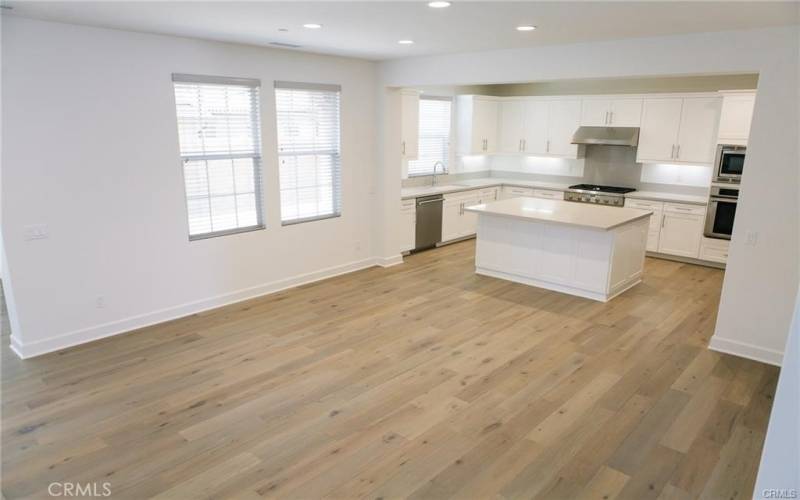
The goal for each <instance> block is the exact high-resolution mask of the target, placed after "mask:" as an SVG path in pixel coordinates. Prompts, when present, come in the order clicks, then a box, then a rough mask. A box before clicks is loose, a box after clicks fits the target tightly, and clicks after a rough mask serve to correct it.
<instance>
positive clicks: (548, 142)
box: [545, 139, 550, 153]
mask: <svg viewBox="0 0 800 500" xmlns="http://www.w3.org/2000/svg"><path fill="white" fill-rule="evenodd" d="M545 151H546V152H547V153H549V152H550V139H547V149H546V150H545Z"/></svg>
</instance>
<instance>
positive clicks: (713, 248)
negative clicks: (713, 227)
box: [625, 198, 727, 262]
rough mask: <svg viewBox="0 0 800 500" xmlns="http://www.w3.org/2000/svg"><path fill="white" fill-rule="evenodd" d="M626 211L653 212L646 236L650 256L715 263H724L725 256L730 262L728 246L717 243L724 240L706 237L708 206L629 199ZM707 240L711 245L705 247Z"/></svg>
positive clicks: (707, 244) (626, 203)
mask: <svg viewBox="0 0 800 500" xmlns="http://www.w3.org/2000/svg"><path fill="white" fill-rule="evenodd" d="M625 207H627V208H638V209H641V210H648V211H650V212H653V215H652V216H651V217H650V227H649V230H648V232H647V251H648V252H657V253H663V254H667V255H677V256H680V257H689V258H692V259H701V260H708V261H712V262H724V260H721V259H722V258H723V257H722V256H723V255H724V256H725V258H727V246H725V248H724V249H722V244H719V243H717V244H715V243H714V242H715V241H725V240H711V239H710V238H704V237H703V226H704V225H705V219H706V207H705V206H702V205H691V204H688V203H671V202H667V203H665V202H661V201H652V200H639V199H635V198H626V199H625ZM706 240H708V241H709V242H710V243H705V241H706ZM701 243H704V244H703V245H702V246H701ZM726 243H727V241H726ZM706 246H707V247H708V248H706Z"/></svg>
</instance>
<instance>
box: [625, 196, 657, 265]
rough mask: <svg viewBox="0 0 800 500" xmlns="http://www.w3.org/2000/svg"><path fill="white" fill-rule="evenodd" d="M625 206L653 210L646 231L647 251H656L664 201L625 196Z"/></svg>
mask: <svg viewBox="0 0 800 500" xmlns="http://www.w3.org/2000/svg"><path fill="white" fill-rule="evenodd" d="M625 206H626V207H628V208H639V209H642V210H649V211H650V212H653V215H652V216H651V217H650V228H649V229H648V231H647V251H648V252H658V240H659V239H660V236H661V219H662V218H663V217H664V203H663V202H661V201H651V200H635V199H631V198H626V199H625Z"/></svg>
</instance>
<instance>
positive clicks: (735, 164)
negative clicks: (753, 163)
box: [714, 144, 747, 184]
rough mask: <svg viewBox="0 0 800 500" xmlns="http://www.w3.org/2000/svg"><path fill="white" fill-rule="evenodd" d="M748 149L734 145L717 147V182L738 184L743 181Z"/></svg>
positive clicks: (715, 177)
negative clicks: (745, 156)
mask: <svg viewBox="0 0 800 500" xmlns="http://www.w3.org/2000/svg"><path fill="white" fill-rule="evenodd" d="M746 151H747V148H745V147H744V146H735V145H732V144H720V145H719V146H717V159H716V172H715V174H714V181H715V182H727V183H734V184H738V183H739V182H741V180H742V171H743V170H744V155H745V152H746Z"/></svg>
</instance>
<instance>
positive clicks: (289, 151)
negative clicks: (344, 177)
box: [275, 82, 341, 225]
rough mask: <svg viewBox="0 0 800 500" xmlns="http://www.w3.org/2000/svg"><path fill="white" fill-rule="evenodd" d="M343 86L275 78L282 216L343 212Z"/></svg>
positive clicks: (294, 218)
mask: <svg viewBox="0 0 800 500" xmlns="http://www.w3.org/2000/svg"><path fill="white" fill-rule="evenodd" d="M339 97H340V87H339V86H338V85H317V84H309V83H294V82H275V108H276V120H277V128H278V170H279V177H280V179H279V181H280V195H281V221H282V223H283V224H284V225H285V224H296V223H298V222H306V221H311V220H317V219H324V218H328V217H336V216H338V215H340V213H341V151H340V130H339V129H340V117H339V114H340V110H339V100H340V99H339Z"/></svg>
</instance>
